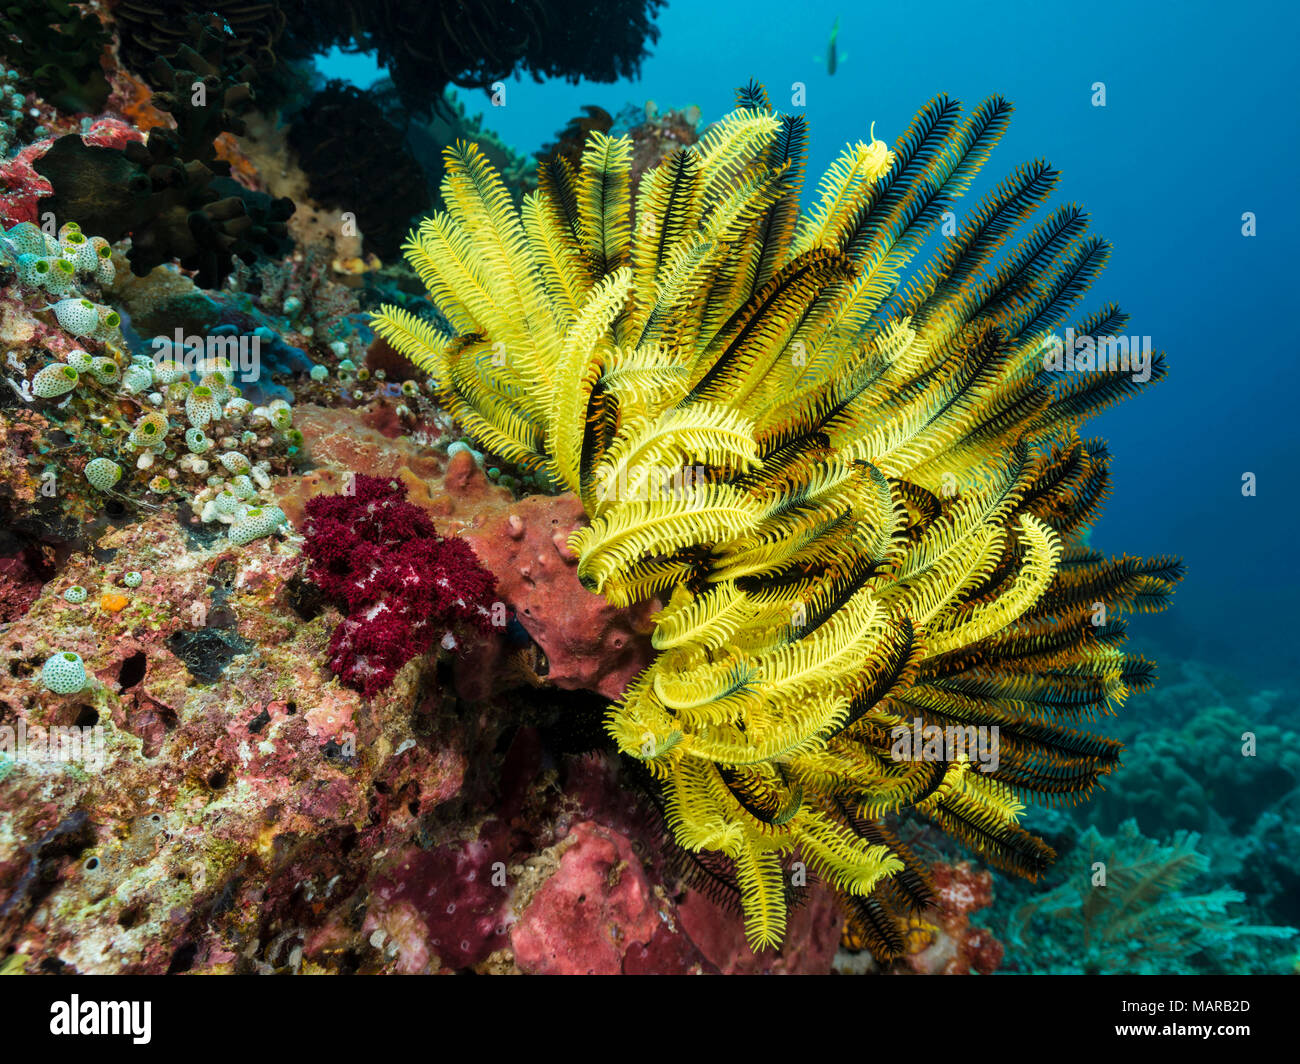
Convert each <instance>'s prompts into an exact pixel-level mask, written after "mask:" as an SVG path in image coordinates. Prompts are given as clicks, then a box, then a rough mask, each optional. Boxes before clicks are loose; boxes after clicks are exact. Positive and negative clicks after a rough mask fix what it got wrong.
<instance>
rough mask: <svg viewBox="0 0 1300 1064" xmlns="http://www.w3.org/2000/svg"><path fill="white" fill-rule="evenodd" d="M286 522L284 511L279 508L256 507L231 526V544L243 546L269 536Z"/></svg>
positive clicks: (229, 534)
mask: <svg viewBox="0 0 1300 1064" xmlns="http://www.w3.org/2000/svg"><path fill="white" fill-rule="evenodd" d="M285 520H286V518H285V515H284V511H283V510H281V509H280V507H278V506H266V507H254V508H253V509H252V510H249V511H248V513H246V514H244V516H243V517H241V518H240V519H239V520H238V521H236V522H235V523H234V524H233V525H231V526H230V532H229V533H228V536H229V538H230V542H231V543H237V544H240V545H241V546H242V545H243V544H245V543H250V542H252V541H253V540H255V539H261V538H262V537H263V536H269V535H270V534H271V533H272V532H274V531H275V530H276V529H277V528H279V527H280V526H281V525H282V524H284V522H285Z"/></svg>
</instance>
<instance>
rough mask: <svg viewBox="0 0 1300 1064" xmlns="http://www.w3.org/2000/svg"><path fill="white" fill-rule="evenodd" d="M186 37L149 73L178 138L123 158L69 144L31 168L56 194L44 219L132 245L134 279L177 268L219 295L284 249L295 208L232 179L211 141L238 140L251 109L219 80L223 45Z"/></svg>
mask: <svg viewBox="0 0 1300 1064" xmlns="http://www.w3.org/2000/svg"><path fill="white" fill-rule="evenodd" d="M191 29H192V33H193V35H194V46H193V47H191V46H189V45H185V46H183V47H182V48H181V50H180V51H179V52H178V53H177V55H176V56H175V57H174V59H173V61H171V62H169V61H167V60H166V59H161V58H160V59H159V60H158V61H157V63H156V65H155V71H156V73H155V80H156V83H157V84H159V85H161V86H163V88H162V90H161V91H159V92H157V93H155V95H154V102H155V103H156V104H157V105H158V106H160V107H162V108H163V109H164V110H166V111H168V112H169V113H170V114H171V116H172V118H173V119H174V120H175V122H176V128H175V129H167V128H163V127H156V128H154V129H151V130H150V131H149V137H148V140H147V141H146V142H145V143H144V144H139V143H130V144H127V145H126V147H125V148H123V149H121V150H118V149H115V148H104V147H97V146H92V145H87V144H86V143H84V142H83V140H82V139H81V138H80V137H79V136H77V135H76V134H69V135H68V136H65V137H60V138H59V139H58V140H56V141H55V142H54V144H53V145H52V146H51V147H50V149H49V151H47V152H46V153H45V154H44V156H43V157H42V158H40V159H39V160H38V161H37V162H36V163H35V168H36V170H37V172H38V173H40V174H41V175H42V176H43V177H45V178H47V179H48V180H49V182H50V184H51V186H52V187H53V189H54V195H52V196H49V197H47V198H45V199H43V200H42V201H41V206H40V209H41V210H42V211H52V212H53V213H54V215H55V217H56V218H57V219H58V220H59V221H60V222H61V223H62V222H66V221H75V222H78V223H80V225H81V227H82V228H83V229H84V230H85V231H87V232H95V233H100V234H101V235H103V236H105V237H106V238H107V239H108V240H109V241H110V242H113V243H116V242H117V241H118V240H120V239H122V238H123V237H124V236H127V235H130V236H131V251H130V253H129V254H128V256H127V257H128V259H129V260H130V262H131V270H132V272H133V273H135V274H136V275H137V276H141V277H143V276H144V275H146V274H147V273H149V271H150V270H152V269H153V268H154V267H155V266H157V265H159V264H160V263H163V262H168V261H170V260H172V259H176V260H178V261H179V262H180V264H181V265H182V266H184V267H185V268H186V269H190V270H195V271H197V273H198V283H199V284H200V285H202V286H203V287H205V288H215V287H217V286H218V285H219V284H220V283H221V281H222V280H223V279H224V278H225V276H226V275H227V274H229V273H230V271H231V268H232V267H233V264H234V260H235V258H236V257H238V258H240V259H242V260H244V261H245V262H253V261H255V260H256V259H257V258H258V257H259V256H265V255H279V254H282V253H283V252H284V251H286V250H287V249H288V237H287V230H286V227H285V224H284V223H285V221H286V220H287V219H288V218H289V216H290V215H291V214H292V213H293V203H292V201H291V200H288V199H273V198H272V197H270V196H268V195H266V194H265V193H261V192H253V191H250V190H248V189H245V188H243V187H242V186H240V185H238V184H237V183H236V182H234V181H233V180H231V179H230V178H229V176H228V174H229V172H230V166H229V164H228V163H225V162H222V161H221V160H220V159H218V157H217V152H216V147H215V139H216V137H218V136H219V135H220V134H222V133H224V132H236V133H237V132H239V131H240V130H242V128H243V127H242V124H241V122H240V119H239V117H238V112H239V111H240V110H241V109H242V108H243V107H245V106H246V104H247V101H248V86H247V85H246V84H245V83H243V82H238V81H233V80H232V79H231V77H228V76H227V75H225V74H223V70H222V66H223V55H224V44H223V40H222V38H221V37H219V36H217V34H216V33H215V32H214V31H213V30H211V29H210V28H207V27H203V26H201V25H199V24H197V23H196V24H193V25H192V27H191ZM236 76H238V75H236ZM200 90H201V91H200Z"/></svg>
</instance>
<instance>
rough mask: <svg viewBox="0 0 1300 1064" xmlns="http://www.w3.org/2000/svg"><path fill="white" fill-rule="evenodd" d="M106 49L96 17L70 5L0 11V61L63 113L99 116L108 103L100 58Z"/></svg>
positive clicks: (43, 1) (25, 2) (52, 1)
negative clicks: (12, 66) (88, 113)
mask: <svg viewBox="0 0 1300 1064" xmlns="http://www.w3.org/2000/svg"><path fill="white" fill-rule="evenodd" d="M107 44H108V34H107V32H105V30H104V27H103V25H102V23H101V22H100V20H99V16H98V15H95V14H93V13H88V12H85V11H83V10H82V9H81V7H80V6H78V5H74V4H70V3H68V0H21V2H17V3H6V4H4V5H3V6H0V56H3V57H4V58H5V60H6V61H8V62H10V63H13V64H14V65H15V66H17V67H18V68H19V69H20V70H21V71H22V72H23V73H24V74H25V75H26V76H27V77H26V81H27V82H28V83H29V84H30V86H31V88H32V89H34V90H35V91H36V92H37V93H39V94H40V95H41V96H43V97H44V98H45V99H47V100H48V101H49V102H50V103H52V104H54V105H55V106H56V107H58V108H60V109H62V110H64V111H98V110H100V109H101V108H102V107H103V106H104V101H105V100H107V99H108V91H109V89H108V81H107V79H105V77H104V71H103V70H102V69H101V67H100V62H99V57H100V55H101V53H102V52H103V51H104V46H105V45H107Z"/></svg>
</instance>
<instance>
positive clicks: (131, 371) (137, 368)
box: [122, 364, 153, 395]
mask: <svg viewBox="0 0 1300 1064" xmlns="http://www.w3.org/2000/svg"><path fill="white" fill-rule="evenodd" d="M122 387H123V388H125V389H126V391H127V392H129V393H130V394H131V395H139V394H140V393H141V392H144V391H148V390H149V389H150V388H152V387H153V371H152V370H150V369H149V367H148V366H141V365H139V364H136V365H132V366H128V367H127V368H126V372H125V373H123V374H122Z"/></svg>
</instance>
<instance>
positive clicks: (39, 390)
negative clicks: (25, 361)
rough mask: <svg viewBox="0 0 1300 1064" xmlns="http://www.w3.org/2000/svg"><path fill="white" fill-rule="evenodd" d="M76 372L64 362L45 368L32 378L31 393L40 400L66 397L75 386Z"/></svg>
mask: <svg viewBox="0 0 1300 1064" xmlns="http://www.w3.org/2000/svg"><path fill="white" fill-rule="evenodd" d="M78 379H79V378H78V377H77V371H76V370H75V369H73V368H72V367H71V366H69V365H67V364H66V363H64V362H55V363H54V364H53V365H50V366H46V367H45V368H44V369H43V370H41V371H40V372H39V373H37V374H36V376H35V377H33V378H32V391H33V392H35V393H36V394H37V395H39V396H40V397H41V398H42V399H56V398H58V397H59V396H60V395H67V393H68V392H70V391H72V389H73V388H75V387H76V386H77V380H78Z"/></svg>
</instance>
